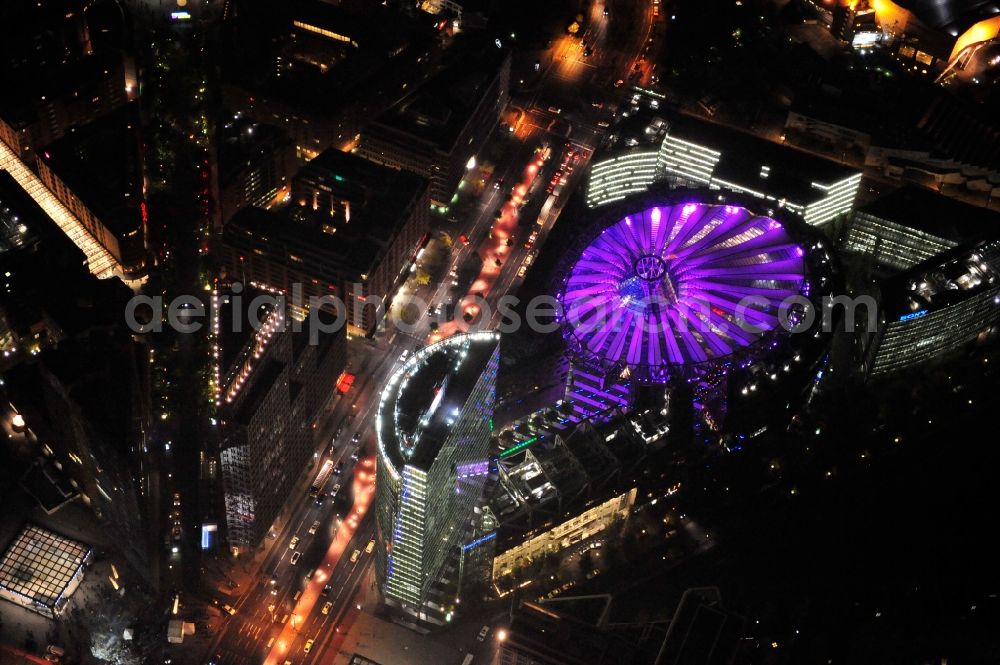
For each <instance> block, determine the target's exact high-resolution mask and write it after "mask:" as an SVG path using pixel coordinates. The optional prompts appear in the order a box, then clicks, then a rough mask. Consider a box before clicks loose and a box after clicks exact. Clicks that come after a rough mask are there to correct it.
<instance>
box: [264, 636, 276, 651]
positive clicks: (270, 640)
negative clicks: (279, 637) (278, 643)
mask: <svg viewBox="0 0 1000 665" xmlns="http://www.w3.org/2000/svg"><path fill="white" fill-rule="evenodd" d="M275 639H276V638H274V637H272V638H271V639H269V640H268V641H267V647H266V648H268V649H270V648H271V647H273V646H274V640H275Z"/></svg>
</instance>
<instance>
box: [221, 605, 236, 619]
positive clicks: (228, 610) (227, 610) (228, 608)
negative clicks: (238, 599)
mask: <svg viewBox="0 0 1000 665" xmlns="http://www.w3.org/2000/svg"><path fill="white" fill-rule="evenodd" d="M222 610H223V611H224V612H225V613H226V614H228V615H229V616H233V615H234V614H236V608H235V607H233V606H232V605H230V604H228V603H227V604H225V605H223V606H222Z"/></svg>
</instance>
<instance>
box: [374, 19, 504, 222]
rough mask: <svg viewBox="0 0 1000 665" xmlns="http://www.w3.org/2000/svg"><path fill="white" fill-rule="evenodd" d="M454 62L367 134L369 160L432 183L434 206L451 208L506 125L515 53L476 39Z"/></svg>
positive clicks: (456, 50)
mask: <svg viewBox="0 0 1000 665" xmlns="http://www.w3.org/2000/svg"><path fill="white" fill-rule="evenodd" d="M449 51H450V57H451V61H449V62H447V63H446V64H445V66H444V67H442V69H441V70H440V71H439V72H438V73H437V74H435V75H434V76H432V77H431V78H430V79H428V80H427V81H426V82H424V83H423V84H422V85H421V86H420V87H419V88H417V90H415V91H414V93H413V94H412V95H410V96H408V97H406V98H405V99H403V100H402V101H401V102H400V103H399V104H397V105H396V106H395V107H393V108H391V109H389V110H388V111H387V112H385V113H384V114H382V115H381V116H380V117H379V118H378V119H377V120H376V121H375V122H374V123H372V124H371V125H369V126H368V127H366V128H365V130H364V131H363V132H362V133H361V140H360V143H359V144H358V148H357V152H358V154H359V155H361V156H362V157H364V158H365V159H368V160H371V161H373V162H375V163H376V164H382V165H385V166H389V167H392V168H394V169H402V170H404V171H410V172H412V173H416V174H417V175H419V176H422V177H424V178H427V179H428V180H429V181H430V183H431V203H432V204H433V205H435V206H437V207H438V208H447V207H448V206H449V205H451V202H452V197H453V195H454V194H455V190H456V188H457V187H458V183H459V181H460V180H461V179H462V176H463V175H464V173H465V171H466V167H467V165H468V164H469V160H470V158H473V157H475V156H476V154H477V153H478V151H479V149H480V148H481V147H482V145H483V144H484V143H485V141H486V139H487V138H488V137H489V135H490V133H491V132H492V131H493V130H494V129H495V128H496V126H497V124H498V123H499V122H500V113H501V111H502V110H503V109H504V107H505V106H506V105H507V99H508V96H509V89H510V62H511V59H510V58H511V56H510V52H509V51H508V50H506V49H503V48H497V47H496V45H494V43H493V42H492V41H483V40H481V39H480V38H473V37H471V36H470V35H462V36H460V37H458V38H456V43H455V44H454V45H453V46H452V47H451V48H450V49H449Z"/></svg>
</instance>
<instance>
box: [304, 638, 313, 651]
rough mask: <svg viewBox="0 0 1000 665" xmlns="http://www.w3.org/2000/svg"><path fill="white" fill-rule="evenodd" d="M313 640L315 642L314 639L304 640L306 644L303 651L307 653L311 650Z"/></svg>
mask: <svg viewBox="0 0 1000 665" xmlns="http://www.w3.org/2000/svg"><path fill="white" fill-rule="evenodd" d="M313 642H315V640H308V641H307V642H306V646H305V648H304V649H303V651H305V652H306V653H309V652H310V651H312V648H313Z"/></svg>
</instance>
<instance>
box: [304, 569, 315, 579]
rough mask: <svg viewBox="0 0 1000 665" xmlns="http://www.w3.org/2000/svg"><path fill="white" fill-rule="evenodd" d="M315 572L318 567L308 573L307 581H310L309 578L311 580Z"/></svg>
mask: <svg viewBox="0 0 1000 665" xmlns="http://www.w3.org/2000/svg"><path fill="white" fill-rule="evenodd" d="M315 572H316V569H315V568H313V569H312V570H310V571H309V572H308V573H306V579H305V581H306V582H308V581H309V580H311V579H312V577H313V573H315Z"/></svg>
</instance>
